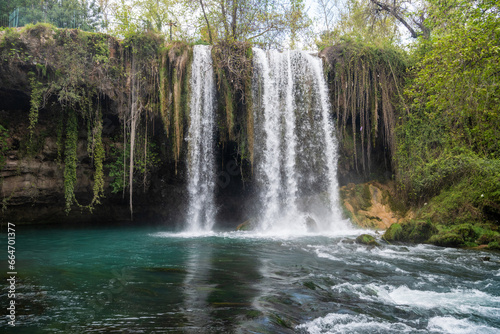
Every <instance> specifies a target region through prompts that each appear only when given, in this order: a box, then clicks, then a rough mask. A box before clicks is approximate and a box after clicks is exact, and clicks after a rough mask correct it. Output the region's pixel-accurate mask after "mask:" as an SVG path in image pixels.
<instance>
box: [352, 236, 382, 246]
mask: <svg viewBox="0 0 500 334" xmlns="http://www.w3.org/2000/svg"><path fill="white" fill-rule="evenodd" d="M356 242H357V243H358V244H362V245H368V246H379V243H378V242H377V241H376V240H375V238H374V237H372V236H371V235H369V234H361V235H360V236H358V237H357V238H356Z"/></svg>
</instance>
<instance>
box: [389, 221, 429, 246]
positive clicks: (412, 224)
mask: <svg viewBox="0 0 500 334" xmlns="http://www.w3.org/2000/svg"><path fill="white" fill-rule="evenodd" d="M436 233H438V229H437V228H436V226H434V224H432V223H431V222H429V221H415V220H410V221H407V222H404V223H402V224H392V225H391V227H389V228H388V229H387V231H386V232H385V234H384V236H383V239H384V240H386V241H389V242H390V241H403V242H413V243H419V242H427V241H428V240H429V238H430V237H432V236H433V235H435V234H436Z"/></svg>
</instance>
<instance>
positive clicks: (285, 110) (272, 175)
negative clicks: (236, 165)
mask: <svg viewBox="0 0 500 334" xmlns="http://www.w3.org/2000/svg"><path fill="white" fill-rule="evenodd" d="M253 55H254V79H253V95H254V114H255V115H254V118H255V124H254V128H255V134H256V136H255V138H256V143H255V150H256V152H255V156H256V162H257V173H256V178H257V181H258V182H259V185H260V188H261V205H262V213H261V216H260V221H259V224H260V228H261V229H263V230H269V229H275V228H277V229H280V230H283V229H284V228H286V229H294V230H295V231H297V232H301V231H306V230H307V229H308V228H309V229H310V228H311V226H309V227H308V226H307V225H308V224H310V222H311V220H312V221H314V223H315V225H316V226H315V228H319V229H323V230H324V229H342V228H343V227H345V226H344V225H343V222H342V220H341V215H340V210H339V209H338V184H337V175H336V174H337V167H336V163H337V153H336V146H337V144H336V139H335V137H334V135H333V131H334V129H333V126H332V124H331V122H330V120H329V110H330V106H329V102H328V91H327V86H326V83H325V80H324V77H323V68H322V63H321V60H320V59H319V58H316V57H313V56H311V55H309V54H307V53H305V52H298V51H287V52H285V53H280V52H278V51H269V52H267V53H266V52H264V51H263V50H261V49H257V48H254V49H253Z"/></svg>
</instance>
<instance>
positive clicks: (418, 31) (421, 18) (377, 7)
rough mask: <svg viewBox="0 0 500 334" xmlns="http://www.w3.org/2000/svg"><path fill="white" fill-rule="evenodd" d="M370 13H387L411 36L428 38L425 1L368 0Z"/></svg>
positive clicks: (376, 14)
mask: <svg viewBox="0 0 500 334" xmlns="http://www.w3.org/2000/svg"><path fill="white" fill-rule="evenodd" d="M370 2H371V4H372V15H373V16H378V15H380V14H381V13H388V14H390V15H392V16H393V17H394V18H395V19H396V20H398V21H399V22H400V23H401V24H402V25H403V26H404V27H405V28H406V29H407V30H408V31H409V33H410V35H411V37H413V38H417V37H418V36H424V37H425V38H429V34H430V30H429V28H428V27H427V25H426V22H425V21H426V19H427V10H426V3H425V1H417V2H416V1H413V2H412V1H411V0H370Z"/></svg>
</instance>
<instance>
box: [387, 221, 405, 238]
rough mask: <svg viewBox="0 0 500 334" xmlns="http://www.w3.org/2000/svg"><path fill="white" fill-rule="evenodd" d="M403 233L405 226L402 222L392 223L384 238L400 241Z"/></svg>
mask: <svg viewBox="0 0 500 334" xmlns="http://www.w3.org/2000/svg"><path fill="white" fill-rule="evenodd" d="M402 233H403V228H402V227H401V224H398V223H396V224H392V225H391V226H390V227H389V228H388V229H387V231H385V233H384V235H383V236H382V239H384V240H386V241H400V240H401V237H402Z"/></svg>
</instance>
